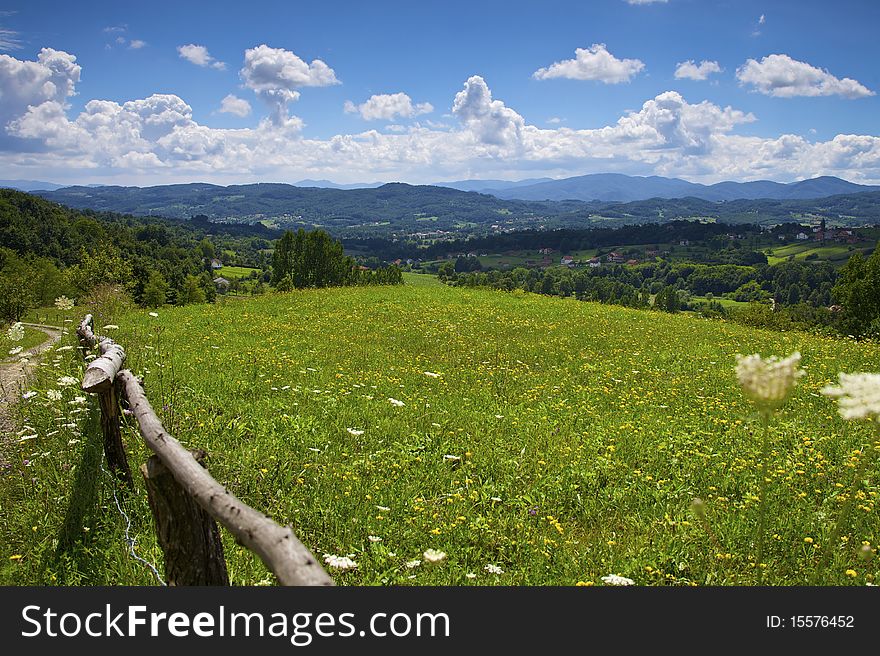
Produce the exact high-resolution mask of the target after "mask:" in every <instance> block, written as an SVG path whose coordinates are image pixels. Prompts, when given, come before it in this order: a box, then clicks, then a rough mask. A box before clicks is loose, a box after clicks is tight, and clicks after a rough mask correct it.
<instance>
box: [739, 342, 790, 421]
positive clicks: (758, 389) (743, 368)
mask: <svg viewBox="0 0 880 656" xmlns="http://www.w3.org/2000/svg"><path fill="white" fill-rule="evenodd" d="M736 361H737V363H736V377H737V379H738V380H739V384H740V385H742V388H743V391H744V392H745V394H746V396H747V397H749V398H750V399H751V400H752V401H754V402H755V404H756V405H757V406H758V409H759V410H761V411H771V410H776V409H778V408H780V407H781V406H782V405H783V404H784V403H785V402H786V401H787V400H788V397H789V396H790V395H791V391H792V390H793V389H794V386H795V384H796V383H797V379H798V378H800V377H801V376H803V375H804V372H803V370H801V369H799V368H798V363H799V362H800V361H801V354H800V353H798V352H794V353H792V354H791V355H790V356H788V357H787V358H785V359H782V360H780V359H779V358H777V357H776V356H771V357H769V358H766V359H764V358H762V357H761V356H760V355H758V354H757V353H756V354H754V355H748V356H743V355H737V356H736Z"/></svg>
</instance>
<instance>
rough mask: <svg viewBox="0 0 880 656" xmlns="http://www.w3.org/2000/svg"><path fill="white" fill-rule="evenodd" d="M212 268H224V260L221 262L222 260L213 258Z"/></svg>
mask: <svg viewBox="0 0 880 656" xmlns="http://www.w3.org/2000/svg"><path fill="white" fill-rule="evenodd" d="M211 268H212V269H222V268H223V262H221V261H220V260H218V259H213V260H211Z"/></svg>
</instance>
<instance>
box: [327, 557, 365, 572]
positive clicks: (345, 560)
mask: <svg viewBox="0 0 880 656" xmlns="http://www.w3.org/2000/svg"><path fill="white" fill-rule="evenodd" d="M324 562H325V563H327V566H328V567H333V568H335V569H357V566H358V565H357V563H356V562H354V561H353V560H352V559H351V558H349V557H348V556H334V555H333V554H324Z"/></svg>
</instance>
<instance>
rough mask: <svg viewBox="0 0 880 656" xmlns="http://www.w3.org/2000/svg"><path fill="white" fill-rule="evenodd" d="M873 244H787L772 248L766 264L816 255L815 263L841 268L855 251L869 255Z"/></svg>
mask: <svg viewBox="0 0 880 656" xmlns="http://www.w3.org/2000/svg"><path fill="white" fill-rule="evenodd" d="M874 245H875V243H874V242H873V241H860V242H857V243H856V244H852V245H847V244H830V245H826V246H821V245H820V246H817V245H816V242H813V241H808V242H801V243H795V244H787V245H785V246H780V247H777V248H773V249H772V250H771V254H770V255H768V256H767V262H768V263H769V264H770V265H774V264H779V263H780V262H784V261H786V260H787V259H788V258H789V257H794V259H795V261H798V262H803V261H804V260H806V258H807V256H808V255H812V254H816V255H817V256H818V257H817V258H815V261H825V260H827V261H829V262H831V263H832V264H835V265H839V266H842V265H844V264H846V262H847V260H849V258H850V257H852V256H853V255H854V254H855V253H856V252H857V251H861V252H862V253H863V254H866V255H867V254H870V252H871V251H872V250H873V248H874Z"/></svg>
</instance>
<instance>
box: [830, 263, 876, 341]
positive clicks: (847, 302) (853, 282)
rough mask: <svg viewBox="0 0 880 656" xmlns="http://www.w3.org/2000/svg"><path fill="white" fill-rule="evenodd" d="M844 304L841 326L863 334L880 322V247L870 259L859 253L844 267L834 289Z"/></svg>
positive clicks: (834, 295) (836, 295)
mask: <svg viewBox="0 0 880 656" xmlns="http://www.w3.org/2000/svg"><path fill="white" fill-rule="evenodd" d="M831 294H832V296H833V297H834V299H835V300H836V301H837V302H838V303H839V304H840V305H841V306H843V313H842V317H841V321H840V327H841V329H842V330H843V331H844V332H846V333H848V334H850V335H856V336H861V335H865V334H867V333H868V332H869V329H871V330H873V329H872V324H874V325H877V323H880V248H878V249H875V250H874V252H873V253H872V254H871V257H869V258H868V259H867V260H866V259H865V258H864V257H863V256H862V254H861V253H856V254H855V255H853V256H852V257H850V258H849V261H848V262H847V263H846V264H845V265H844V266H843V268H842V269H841V270H840V277H839V278H838V279H837V284H835V285H834V288H833V289H832V291H831Z"/></svg>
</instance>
